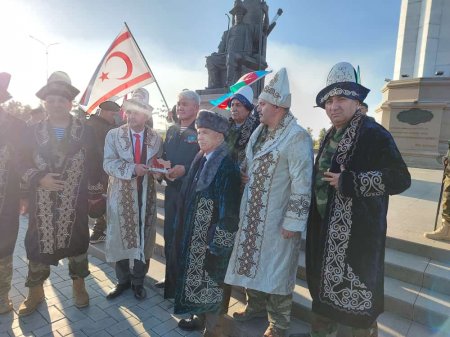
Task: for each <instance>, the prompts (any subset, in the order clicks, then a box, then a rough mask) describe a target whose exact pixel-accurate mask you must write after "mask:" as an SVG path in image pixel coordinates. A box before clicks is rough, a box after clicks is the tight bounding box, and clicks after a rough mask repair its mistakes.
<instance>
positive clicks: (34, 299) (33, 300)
mask: <svg viewBox="0 0 450 337" xmlns="http://www.w3.org/2000/svg"><path fill="white" fill-rule="evenodd" d="M44 300H45V294H44V287H43V285H42V284H40V285H38V286H35V287H31V288H30V289H29V290H28V297H27V298H26V300H25V301H24V302H23V303H22V304H21V305H20V307H19V311H18V312H17V314H18V315H19V316H28V315H30V314H32V313H33V312H35V311H36V309H37V307H38V305H39V303H41V302H43V301H44Z"/></svg>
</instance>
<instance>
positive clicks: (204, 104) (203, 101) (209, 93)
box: [195, 88, 230, 118]
mask: <svg viewBox="0 0 450 337" xmlns="http://www.w3.org/2000/svg"><path fill="white" fill-rule="evenodd" d="M195 92H196V93H197V94H199V95H200V110H201V109H207V110H211V111H214V112H217V113H219V114H221V115H222V116H224V117H226V118H229V117H230V111H229V110H223V109H219V108H213V106H212V104H211V103H210V102H209V101H210V100H213V99H216V98H219V97H220V96H223V95H225V94H226V93H228V92H229V91H228V88H217V89H201V90H195Z"/></svg>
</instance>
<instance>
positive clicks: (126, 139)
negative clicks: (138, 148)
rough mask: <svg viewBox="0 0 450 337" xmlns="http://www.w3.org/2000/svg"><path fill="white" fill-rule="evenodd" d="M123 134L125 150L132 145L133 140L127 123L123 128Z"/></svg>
mask: <svg viewBox="0 0 450 337" xmlns="http://www.w3.org/2000/svg"><path fill="white" fill-rule="evenodd" d="M121 130H122V135H121V136H120V138H121V139H122V140H123V141H124V143H125V146H124V148H123V149H124V150H125V151H127V150H128V149H129V148H130V147H131V140H130V134H129V129H128V127H127V126H126V125H124V126H123V127H122V128H121Z"/></svg>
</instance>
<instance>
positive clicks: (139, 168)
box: [134, 164, 148, 177]
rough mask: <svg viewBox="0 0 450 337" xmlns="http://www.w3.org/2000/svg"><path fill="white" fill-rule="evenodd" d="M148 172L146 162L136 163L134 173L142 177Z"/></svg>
mask: <svg viewBox="0 0 450 337" xmlns="http://www.w3.org/2000/svg"><path fill="white" fill-rule="evenodd" d="M147 172H148V167H147V166H146V165H144V164H136V166H135V167H134V173H135V174H136V175H137V176H138V177H142V176H145V175H146V174H147Z"/></svg>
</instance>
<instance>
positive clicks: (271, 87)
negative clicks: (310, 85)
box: [259, 68, 291, 108]
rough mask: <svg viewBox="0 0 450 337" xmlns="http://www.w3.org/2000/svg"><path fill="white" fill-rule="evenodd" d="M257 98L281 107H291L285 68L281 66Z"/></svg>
mask: <svg viewBox="0 0 450 337" xmlns="http://www.w3.org/2000/svg"><path fill="white" fill-rule="evenodd" d="M259 98H260V99H263V100H265V101H267V102H269V103H271V104H273V105H276V106H280V107H282V108H290V107H291V91H290V89H289V79H288V75H287V71H286V68H281V69H280V70H279V71H278V72H277V73H276V74H275V76H274V77H273V78H272V79H271V80H270V82H269V84H268V85H266V86H265V87H264V89H263V91H262V92H261V94H260V95H259Z"/></svg>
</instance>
